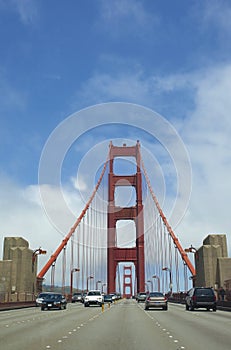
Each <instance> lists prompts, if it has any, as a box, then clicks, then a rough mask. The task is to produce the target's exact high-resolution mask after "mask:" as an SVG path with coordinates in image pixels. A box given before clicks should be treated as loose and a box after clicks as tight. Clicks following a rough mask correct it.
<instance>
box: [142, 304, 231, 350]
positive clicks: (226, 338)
mask: <svg viewBox="0 0 231 350" xmlns="http://www.w3.org/2000/svg"><path fill="white" fill-rule="evenodd" d="M144 312H145V313H146V314H147V315H148V316H149V317H151V318H152V319H153V320H154V321H155V322H158V323H159V327H160V328H161V329H163V330H164V331H165V332H169V333H170V334H172V336H173V337H175V338H180V339H181V341H182V343H183V344H185V345H186V346H187V349H190V350H191V349H192V350H194V349H195V347H196V348H197V350H204V349H205V348H208V347H209V349H210V350H217V349H218V348H220V349H222V350H230V344H231V333H230V326H231V314H230V313H229V312H225V311H217V312H213V311H207V310H206V309H198V310H196V311H186V310H185V306H184V305H177V304H170V303H169V311H168V315H167V317H166V315H165V314H164V313H162V312H158V310H149V311H144Z"/></svg>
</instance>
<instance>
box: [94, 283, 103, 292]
mask: <svg viewBox="0 0 231 350" xmlns="http://www.w3.org/2000/svg"><path fill="white" fill-rule="evenodd" d="M99 283H102V282H101V281H96V284H95V289H96V290H98V289H99V288H98V284H99Z"/></svg>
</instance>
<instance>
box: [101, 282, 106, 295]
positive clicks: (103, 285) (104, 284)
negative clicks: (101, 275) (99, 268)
mask: <svg viewBox="0 0 231 350" xmlns="http://www.w3.org/2000/svg"><path fill="white" fill-rule="evenodd" d="M106 285H107V283H103V284H102V293H103V287H105V286H106Z"/></svg>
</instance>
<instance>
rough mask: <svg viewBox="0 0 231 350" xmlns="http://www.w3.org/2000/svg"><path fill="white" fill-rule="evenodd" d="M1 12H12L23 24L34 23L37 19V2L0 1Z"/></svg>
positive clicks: (21, 0)
mask: <svg viewBox="0 0 231 350" xmlns="http://www.w3.org/2000/svg"><path fill="white" fill-rule="evenodd" d="M0 7H1V9H2V10H5V11H6V10H8V11H14V12H16V13H17V14H18V16H19V18H20V21H21V22H22V23H23V24H26V25H27V24H32V23H35V22H36V20H37V18H38V2H37V1H36V0H0Z"/></svg>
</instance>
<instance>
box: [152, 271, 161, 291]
mask: <svg viewBox="0 0 231 350" xmlns="http://www.w3.org/2000/svg"><path fill="white" fill-rule="evenodd" d="M152 278H156V279H157V283H158V292H160V277H159V276H157V275H153V276H152Z"/></svg>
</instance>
